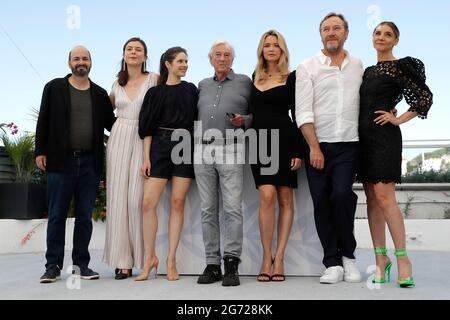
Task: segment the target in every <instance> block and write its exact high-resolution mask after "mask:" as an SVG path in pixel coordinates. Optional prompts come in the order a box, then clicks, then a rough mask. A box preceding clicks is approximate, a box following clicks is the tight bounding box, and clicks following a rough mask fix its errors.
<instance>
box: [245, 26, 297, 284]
mask: <svg viewBox="0 0 450 320" xmlns="http://www.w3.org/2000/svg"><path fill="white" fill-rule="evenodd" d="M257 54H258V65H257V67H256V71H255V74H254V77H253V86H252V90H251V95H250V104H251V108H252V113H253V128H254V129H257V130H260V129H266V130H267V131H268V134H267V137H268V139H267V141H266V142H267V146H268V148H267V150H271V146H270V140H271V139H270V133H271V131H272V130H278V132H279V141H278V148H279V153H278V154H277V155H278V156H279V168H278V170H277V172H276V173H275V174H271V175H265V174H264V173H263V171H262V169H263V168H264V167H269V165H267V166H266V165H263V164H261V162H260V159H258V163H257V164H252V173H253V177H254V179H255V184H256V187H257V188H258V190H259V204H260V208H259V229H260V236H261V243H262V247H263V259H262V260H263V261H262V264H261V270H260V274H259V275H258V281H261V282H267V281H284V280H285V276H284V265H283V260H284V252H285V250H286V246H287V243H288V240H289V234H290V232H291V227H292V222H293V217H294V200H293V197H294V192H293V189H296V188H297V170H298V169H299V168H300V165H301V159H300V137H301V136H300V131H299V130H298V129H297V125H296V124H295V118H294V120H292V119H291V118H290V117H289V111H291V114H292V116H293V117H295V110H294V108H295V101H294V100H295V72H292V73H290V72H289V65H288V63H289V52H288V49H287V46H286V42H285V40H284V38H283V36H282V35H281V34H280V33H279V32H277V31H274V30H270V31H268V32H266V33H264V34H263V36H262V37H261V41H260V43H259V47H258V52H257ZM262 138H263V136H260V137H258V140H259V139H262ZM263 142H264V141H263ZM258 144H259V146H260V142H259V143H258ZM258 153H259V152H258ZM271 156H272V157H274V155H273V154H271ZM277 199H278V205H279V216H278V225H277V226H276V225H275V203H276V201H277ZM275 227H277V237H278V239H277V247H276V251H275V255H274V256H272V239H273V234H274V229H275Z"/></svg>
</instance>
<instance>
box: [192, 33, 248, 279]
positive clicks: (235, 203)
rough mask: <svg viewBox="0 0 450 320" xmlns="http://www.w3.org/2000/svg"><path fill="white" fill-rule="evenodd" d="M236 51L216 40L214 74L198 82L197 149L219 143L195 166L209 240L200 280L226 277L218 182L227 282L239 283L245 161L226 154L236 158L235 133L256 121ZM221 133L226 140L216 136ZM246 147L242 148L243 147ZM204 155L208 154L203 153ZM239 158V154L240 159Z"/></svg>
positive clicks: (212, 57) (205, 234)
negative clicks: (221, 215)
mask: <svg viewBox="0 0 450 320" xmlns="http://www.w3.org/2000/svg"><path fill="white" fill-rule="evenodd" d="M234 57H235V55H234V49H233V47H232V46H231V45H230V44H229V43H228V42H226V41H216V42H215V43H214V44H213V46H212V48H211V51H210V53H209V59H210V62H211V65H212V66H213V67H214V76H213V77H211V78H206V79H204V80H202V81H201V82H200V83H199V85H198V89H199V92H200V93H199V102H198V114H199V117H198V120H199V121H200V125H201V128H202V130H201V131H202V132H201V136H202V138H201V139H199V141H197V144H196V146H195V153H196V154H197V153H198V152H199V151H200V153H202V150H203V148H204V147H208V146H214V152H213V155H212V158H214V159H212V161H203V160H204V159H203V157H202V162H201V163H196V164H195V165H194V170H195V177H196V181H197V186H198V190H199V195H200V199H201V210H202V228H203V242H204V244H205V254H206V265H207V266H206V269H205V270H204V272H203V274H202V275H201V276H200V277H199V278H198V281H197V282H198V283H199V284H209V283H214V282H216V281H220V280H222V269H221V260H222V255H221V252H220V226H219V207H218V202H219V201H218V199H219V186H220V191H221V196H222V201H223V213H224V220H225V226H224V232H225V234H224V237H223V238H224V244H223V248H224V253H223V260H224V267H225V275H224V276H223V281H222V285H223V286H238V285H239V284H240V282H239V276H238V265H239V263H240V256H241V253H242V242H243V217H242V194H243V185H244V181H243V176H244V171H243V170H244V165H243V163H240V162H239V161H234V162H231V163H230V162H229V161H226V163H223V156H225V157H226V158H227V159H236V158H237V157H239V156H237V154H236V153H238V152H240V151H239V150H241V149H242V148H239V147H237V144H239V143H241V142H240V141H238V139H236V137H235V136H234V137H233V138H226V137H227V134H226V133H228V137H229V136H230V134H229V133H230V131H231V132H233V130H237V129H243V128H248V127H249V125H250V124H251V119H252V117H251V115H249V99H250V89H251V86H252V82H251V80H250V78H249V77H247V76H246V75H242V74H237V73H234V71H233V70H232V69H231V66H232V64H233V60H234ZM214 132H215V133H217V132H219V133H221V136H222V137H223V138H217V137H216V135H215V134H214ZM207 137H209V138H207ZM241 147H242V146H241ZM241 151H242V150H241ZM202 154H203V153H202ZM236 156H237V157H236Z"/></svg>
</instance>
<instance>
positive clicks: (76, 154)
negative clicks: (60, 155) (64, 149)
mask: <svg viewBox="0 0 450 320" xmlns="http://www.w3.org/2000/svg"><path fill="white" fill-rule="evenodd" d="M88 154H92V151H89V150H70V151H69V155H70V156H72V157H74V158H80V157H82V156H85V155H88Z"/></svg>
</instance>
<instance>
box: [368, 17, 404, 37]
mask: <svg viewBox="0 0 450 320" xmlns="http://www.w3.org/2000/svg"><path fill="white" fill-rule="evenodd" d="M379 26H389V27H390V28H391V29H392V31H394V34H395V37H396V38H397V39H398V38H400V30H399V29H398V27H397V25H396V24H395V23H393V22H392V21H383V22H380V23H379V24H378V25H377V26H376V27H375V29H374V30H373V34H375V31H377V28H378V27H379Z"/></svg>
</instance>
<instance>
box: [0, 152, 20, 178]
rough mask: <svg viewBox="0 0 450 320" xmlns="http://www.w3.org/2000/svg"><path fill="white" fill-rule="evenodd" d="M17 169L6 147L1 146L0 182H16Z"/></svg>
mask: <svg viewBox="0 0 450 320" xmlns="http://www.w3.org/2000/svg"><path fill="white" fill-rule="evenodd" d="M15 177H16V170H15V169H14V165H13V163H12V162H11V159H10V158H9V155H8V153H7V152H6V150H5V147H0V183H10V182H14V180H15Z"/></svg>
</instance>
